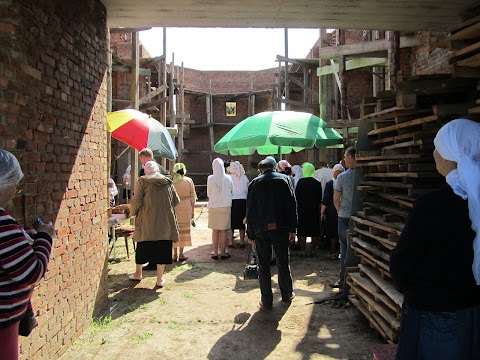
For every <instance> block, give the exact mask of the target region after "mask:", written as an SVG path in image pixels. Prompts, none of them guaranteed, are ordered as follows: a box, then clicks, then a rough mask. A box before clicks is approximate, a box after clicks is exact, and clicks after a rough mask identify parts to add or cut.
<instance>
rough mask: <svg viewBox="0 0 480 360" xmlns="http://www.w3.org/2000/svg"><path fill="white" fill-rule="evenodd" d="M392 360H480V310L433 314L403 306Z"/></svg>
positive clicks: (469, 309) (433, 312) (474, 308)
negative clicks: (395, 350) (396, 346)
mask: <svg viewBox="0 0 480 360" xmlns="http://www.w3.org/2000/svg"><path fill="white" fill-rule="evenodd" d="M395 359H396V360H416V359H418V360H420V359H421V360H453V359H454V360H474V359H480V306H476V307H471V308H467V309H463V310H458V311H453V312H440V311H438V312H437V311H425V310H419V309H416V308H413V307H411V306H406V305H405V306H404V309H403V315H402V322H401V326H400V338H399V344H398V348H397V356H396V358H395Z"/></svg>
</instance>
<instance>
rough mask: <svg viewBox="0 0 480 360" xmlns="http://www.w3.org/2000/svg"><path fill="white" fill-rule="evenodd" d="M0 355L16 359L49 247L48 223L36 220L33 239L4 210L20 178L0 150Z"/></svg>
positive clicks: (15, 165) (12, 159) (9, 156)
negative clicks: (20, 329)
mask: <svg viewBox="0 0 480 360" xmlns="http://www.w3.org/2000/svg"><path fill="white" fill-rule="evenodd" d="M0 169H1V171H0V304H2V306H1V307H0V349H1V350H0V353H1V355H0V358H1V359H8V360H10V359H18V334H19V324H20V322H21V320H22V319H24V318H26V317H27V316H33V312H32V310H31V305H30V297H31V295H32V291H33V288H34V286H35V284H37V283H38V282H39V281H40V280H41V278H42V277H43V275H44V274H45V272H46V271H47V265H48V261H49V258H50V252H51V248H52V237H53V235H54V229H53V225H52V223H51V222H49V223H43V222H37V224H36V226H35V228H36V234H35V235H33V239H32V238H31V237H30V236H29V235H27V234H26V232H25V230H24V229H23V228H22V227H21V226H20V225H19V224H18V223H17V222H16V221H15V219H14V218H13V217H12V216H11V215H10V214H9V213H8V212H7V211H6V210H5V208H6V207H7V204H9V203H10V201H11V200H12V199H13V198H14V197H15V194H16V193H17V188H18V186H19V184H20V181H21V180H22V178H23V173H22V170H21V169H20V164H19V163H18V161H17V159H16V158H15V156H13V155H12V154H11V153H10V152H8V151H6V150H2V149H0Z"/></svg>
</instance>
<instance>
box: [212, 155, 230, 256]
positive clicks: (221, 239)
mask: <svg viewBox="0 0 480 360" xmlns="http://www.w3.org/2000/svg"><path fill="white" fill-rule="evenodd" d="M212 169H213V175H210V176H209V177H208V179H207V196H208V205H207V207H208V227H209V228H210V229H212V245H213V255H212V259H214V260H218V259H219V256H218V248H219V246H220V259H228V258H229V257H230V255H229V254H225V248H226V245H227V231H228V230H229V229H230V226H231V220H230V213H231V207H232V192H233V185H232V179H231V178H230V176H228V175H226V174H225V167H224V165H223V160H222V159H219V158H217V159H215V160H213V162H212Z"/></svg>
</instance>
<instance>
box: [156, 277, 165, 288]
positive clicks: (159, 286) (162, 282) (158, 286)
mask: <svg viewBox="0 0 480 360" xmlns="http://www.w3.org/2000/svg"><path fill="white" fill-rule="evenodd" d="M165 282H166V281H165V279H163V278H162V281H160V284H157V288H158V289H161V288H163V287H164V286H165Z"/></svg>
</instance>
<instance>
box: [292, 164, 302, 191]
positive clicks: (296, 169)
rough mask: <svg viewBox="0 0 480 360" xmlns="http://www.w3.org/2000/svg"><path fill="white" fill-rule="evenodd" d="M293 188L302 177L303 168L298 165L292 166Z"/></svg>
mask: <svg viewBox="0 0 480 360" xmlns="http://www.w3.org/2000/svg"><path fill="white" fill-rule="evenodd" d="M292 177H293V188H294V189H295V188H296V187H297V184H298V182H299V181H300V179H301V178H303V170H302V167H301V166H300V165H293V166H292Z"/></svg>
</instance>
